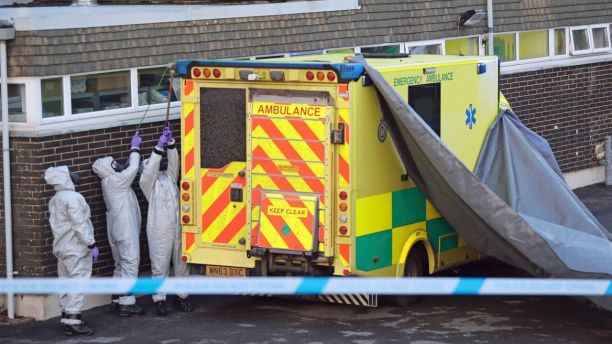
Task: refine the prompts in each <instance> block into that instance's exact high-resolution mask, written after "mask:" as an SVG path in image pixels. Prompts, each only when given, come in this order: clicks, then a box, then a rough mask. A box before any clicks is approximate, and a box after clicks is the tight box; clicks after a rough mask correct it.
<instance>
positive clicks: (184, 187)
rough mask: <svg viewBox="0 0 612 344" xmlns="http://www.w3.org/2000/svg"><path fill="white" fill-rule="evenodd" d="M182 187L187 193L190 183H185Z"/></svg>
mask: <svg viewBox="0 0 612 344" xmlns="http://www.w3.org/2000/svg"><path fill="white" fill-rule="evenodd" d="M181 187H182V188H183V190H185V191H187V190H189V183H187V182H183V184H181Z"/></svg>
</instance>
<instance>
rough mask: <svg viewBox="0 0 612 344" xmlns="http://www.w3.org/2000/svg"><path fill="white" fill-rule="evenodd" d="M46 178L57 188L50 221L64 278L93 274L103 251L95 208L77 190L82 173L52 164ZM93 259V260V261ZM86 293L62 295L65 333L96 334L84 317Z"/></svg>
mask: <svg viewBox="0 0 612 344" xmlns="http://www.w3.org/2000/svg"><path fill="white" fill-rule="evenodd" d="M44 178H45V181H46V182H47V184H49V185H51V186H53V187H54V188H55V195H54V196H53V197H52V198H51V200H50V201H49V224H50V226H51V232H52V233H53V254H54V255H55V256H56V257H57V275H58V276H59V277H60V278H89V277H91V268H92V264H93V262H95V261H97V260H98V256H99V254H100V251H99V250H98V247H97V246H96V241H95V239H94V228H93V225H92V223H91V219H90V218H91V212H90V209H89V205H87V202H86V201H85V198H84V197H83V196H82V195H81V194H79V193H78V192H76V191H75V187H74V184H76V183H78V180H79V177H78V174H76V173H71V172H70V170H69V169H68V166H58V167H49V168H48V169H47V170H46V171H45V173H44ZM92 261H93V262H92ZM84 301H85V295H84V294H69V293H64V294H61V295H60V296H59V306H60V309H61V311H62V317H61V320H60V321H61V323H62V326H63V327H64V334H65V335H69V336H70V335H86V336H89V335H92V334H93V333H94V328H93V327H92V326H91V325H89V324H87V323H86V322H84V321H83V320H82V319H81V311H82V310H83V304H84Z"/></svg>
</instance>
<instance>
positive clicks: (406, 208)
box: [392, 188, 426, 228]
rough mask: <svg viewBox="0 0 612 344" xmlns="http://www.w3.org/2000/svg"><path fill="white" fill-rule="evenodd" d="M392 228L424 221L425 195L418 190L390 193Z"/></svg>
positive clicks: (411, 189)
mask: <svg viewBox="0 0 612 344" xmlns="http://www.w3.org/2000/svg"><path fill="white" fill-rule="evenodd" d="M392 199H393V201H392V202H393V203H392V209H393V218H392V220H393V221H392V223H393V228H396V227H401V226H406V225H410V224H413V223H416V222H421V221H425V217H426V211H425V195H423V193H422V192H421V191H420V190H419V189H418V188H410V189H404V190H398V191H395V192H393V193H392Z"/></svg>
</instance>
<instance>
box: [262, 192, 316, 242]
mask: <svg viewBox="0 0 612 344" xmlns="http://www.w3.org/2000/svg"><path fill="white" fill-rule="evenodd" d="M315 202H316V197H313V196H310V195H305V196H297V195H287V194H274V193H266V195H265V196H264V200H263V202H262V205H261V214H260V222H259V228H258V235H257V237H256V241H254V242H253V245H254V246H259V247H267V248H277V249H285V250H292V251H311V250H312V249H313V240H314V238H313V231H314V219H315V217H314V216H315V215H314V212H315V209H316V206H315ZM262 238H264V240H261V239H262ZM266 244H267V245H268V246H264V245H266Z"/></svg>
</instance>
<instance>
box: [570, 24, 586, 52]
mask: <svg viewBox="0 0 612 344" xmlns="http://www.w3.org/2000/svg"><path fill="white" fill-rule="evenodd" d="M570 30H571V36H570V37H571V39H572V45H571V47H572V54H575V55H579V54H588V53H590V52H591V43H590V41H589V29H588V28H587V27H575V28H571V29H570Z"/></svg>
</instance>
